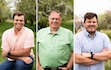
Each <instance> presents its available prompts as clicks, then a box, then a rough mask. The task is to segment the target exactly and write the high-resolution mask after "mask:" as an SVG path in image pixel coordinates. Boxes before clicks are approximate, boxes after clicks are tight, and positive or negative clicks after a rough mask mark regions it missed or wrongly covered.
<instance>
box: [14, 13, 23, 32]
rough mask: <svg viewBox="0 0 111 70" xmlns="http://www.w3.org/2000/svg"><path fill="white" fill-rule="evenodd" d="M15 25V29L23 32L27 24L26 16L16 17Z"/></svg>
mask: <svg viewBox="0 0 111 70" xmlns="http://www.w3.org/2000/svg"><path fill="white" fill-rule="evenodd" d="M13 24H14V27H15V29H17V30H21V29H22V27H23V26H24V24H25V21H24V15H21V16H18V15H15V17H14V19H13Z"/></svg>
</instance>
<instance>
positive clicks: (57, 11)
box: [49, 10, 62, 17]
mask: <svg viewBox="0 0 111 70" xmlns="http://www.w3.org/2000/svg"><path fill="white" fill-rule="evenodd" d="M52 12H56V13H59V14H60V17H62V14H61V12H60V11H59V10H52V11H50V14H51V13H52ZM50 14H49V15H50Z"/></svg>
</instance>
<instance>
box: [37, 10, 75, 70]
mask: <svg viewBox="0 0 111 70" xmlns="http://www.w3.org/2000/svg"><path fill="white" fill-rule="evenodd" d="M48 20H49V27H47V28H43V29H41V30H39V31H38V32H37V43H38V70H52V69H56V70H70V69H71V67H72V64H73V62H72V52H73V33H72V32H71V31H70V30H68V29H65V28H63V27H61V26H60V25H61V21H62V18H61V13H60V12H59V11H57V10H53V11H51V12H50V15H49V18H48Z"/></svg>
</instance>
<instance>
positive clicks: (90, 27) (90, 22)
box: [84, 17, 98, 33]
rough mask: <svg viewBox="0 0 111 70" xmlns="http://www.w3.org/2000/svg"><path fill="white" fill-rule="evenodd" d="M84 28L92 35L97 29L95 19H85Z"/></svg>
mask: <svg viewBox="0 0 111 70" xmlns="http://www.w3.org/2000/svg"><path fill="white" fill-rule="evenodd" d="M84 26H85V28H86V30H87V31H88V32H89V33H94V32H95V31H96V29H97V27H98V25H97V19H96V17H93V18H91V19H86V21H85V23H84Z"/></svg>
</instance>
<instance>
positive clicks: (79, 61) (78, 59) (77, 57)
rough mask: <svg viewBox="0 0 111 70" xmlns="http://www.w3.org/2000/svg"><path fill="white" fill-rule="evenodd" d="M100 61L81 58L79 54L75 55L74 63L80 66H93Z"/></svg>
mask: <svg viewBox="0 0 111 70" xmlns="http://www.w3.org/2000/svg"><path fill="white" fill-rule="evenodd" d="M99 62H100V61H97V60H93V59H90V58H87V57H84V56H82V55H81V54H75V63H77V64H82V65H93V64H97V63H99Z"/></svg>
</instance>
